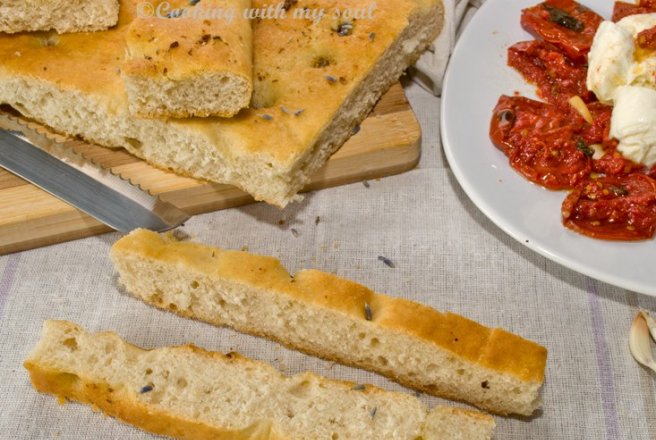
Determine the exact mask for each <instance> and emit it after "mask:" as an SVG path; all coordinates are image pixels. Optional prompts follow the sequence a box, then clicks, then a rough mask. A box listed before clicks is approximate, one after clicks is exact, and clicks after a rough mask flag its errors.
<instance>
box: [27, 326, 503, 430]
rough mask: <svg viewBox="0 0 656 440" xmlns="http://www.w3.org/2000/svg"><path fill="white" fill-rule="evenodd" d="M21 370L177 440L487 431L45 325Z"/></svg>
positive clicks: (248, 369)
mask: <svg viewBox="0 0 656 440" xmlns="http://www.w3.org/2000/svg"><path fill="white" fill-rule="evenodd" d="M24 366H25V368H26V369H27V370H28V371H29V373H30V377H31V380H32V384H33V385H34V387H35V388H36V389H37V390H38V391H40V392H44V393H49V394H54V395H55V396H58V397H59V398H60V400H61V401H62V402H64V401H65V399H70V400H74V401H78V402H81V403H87V404H90V405H91V406H92V407H93V408H94V409H96V410H101V411H103V412H104V413H106V414H108V415H110V416H113V417H116V418H118V419H120V420H122V421H124V422H127V423H129V424H132V425H134V426H136V427H139V428H141V429H144V430H146V431H149V432H152V433H156V434H164V435H168V436H171V437H175V438H181V439H195V440H202V439H216V438H231V439H236V440H256V439H261V440H274V439H275V440H283V439H285V440H295V439H299V440H300V439H310V438H333V439H336V438H339V439H346V438H363V439H365V438H371V439H373V438H398V439H408V440H417V439H423V440H429V439H463V440H464V439H472V440H478V439H481V440H483V439H490V438H491V437H492V432H493V430H494V427H495V422H494V419H492V417H490V416H487V415H484V414H481V413H478V412H474V411H468V410H462V409H457V408H448V407H435V408H433V409H432V410H428V409H427V408H426V407H425V406H424V405H423V404H422V403H421V402H420V401H419V400H418V399H416V398H415V397H412V396H410V395H407V394H403V393H398V392H389V391H384V390H381V389H379V388H376V387H374V386H369V385H367V386H365V385H356V384H353V383H349V382H342V381H335V380H331V379H326V378H323V377H321V376H317V375H314V374H312V373H301V374H298V375H295V376H289V377H287V376H283V375H282V374H281V373H279V372H278V371H277V370H275V369H274V368H273V367H272V366H271V365H269V364H266V363H264V362H260V361H252V360H250V359H247V358H244V357H242V356H239V355H237V354H234V353H230V354H228V355H223V354H221V353H215V352H209V351H206V350H203V349H201V348H198V347H195V346H192V345H186V346H179V347H164V348H156V349H153V350H143V349H141V348H139V347H136V346H134V345H131V344H129V343H127V342H124V341H123V340H122V339H121V338H120V337H119V336H118V335H116V334H115V333H111V332H104V333H96V334H91V333H87V332H86V331H85V330H83V329H82V328H81V327H79V326H78V325H76V324H74V323H71V322H67V321H46V322H45V323H44V327H43V332H42V337H41V340H40V341H39V343H38V344H37V346H36V347H35V348H34V349H33V351H32V353H31V354H30V355H29V357H28V359H27V360H26V361H25V363H24ZM373 408H375V410H374V409H373ZM331 432H332V435H331V434H330V433H331ZM391 433H394V435H391ZM354 434H355V435H354Z"/></svg>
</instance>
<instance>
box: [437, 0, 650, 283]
mask: <svg viewBox="0 0 656 440" xmlns="http://www.w3.org/2000/svg"><path fill="white" fill-rule="evenodd" d="M502 2H504V0H487V1H486V2H485V3H483V5H482V6H481V7H480V8H479V10H478V11H476V13H475V14H474V16H473V17H472V19H471V20H470V22H469V23H468V24H467V27H466V28H465V30H464V31H463V33H462V35H460V37H459V39H458V41H457V42H456V45H455V47H454V49H453V51H452V53H451V57H450V59H449V63H448V66H447V69H446V72H445V76H444V81H443V88H442V95H441V102H440V138H441V141H442V150H443V151H444V154H445V156H446V159H447V161H448V163H449V167H450V168H451V171H452V172H453V174H454V176H455V178H456V180H457V181H458V184H459V185H460V187H461V188H462V189H463V191H464V192H465V194H466V195H467V197H469V199H470V200H471V201H472V202H473V204H474V205H475V206H476V207H477V208H478V209H479V210H480V211H481V212H482V213H483V214H484V215H485V216H486V217H487V218H488V219H489V220H490V221H491V222H492V223H493V224H494V225H496V226H497V227H498V228H499V229H501V230H502V231H503V232H504V233H506V234H507V235H509V236H510V237H512V238H513V239H515V240H516V241H518V242H519V243H520V244H522V245H523V246H525V247H527V248H529V249H531V250H532V251H534V252H537V253H538V254H540V255H542V256H543V257H545V258H547V259H549V260H551V261H554V262H556V263H558V264H559V265H561V266H564V267H566V268H568V269H571V270H574V271H575V272H578V273H581V274H583V275H586V276H588V277H591V278H593V279H596V280H599V281H602V282H604V283H608V284H611V285H613V286H615V287H619V288H622V289H627V290H631V291H635V292H637V293H641V294H645V295H648V296H656V287H653V286H652V287H651V288H650V286H647V285H644V284H643V283H642V282H637V281H633V280H631V279H626V278H622V277H619V276H616V275H613V274H609V273H606V272H604V271H601V270H599V269H595V268H594V267H591V266H590V265H587V264H585V263H582V262H580V261H577V260H575V259H572V258H570V257H568V256H564V255H562V254H559V253H558V252H557V251H556V252H554V251H553V250H550V249H548V248H547V247H545V246H544V245H542V244H541V243H540V240H527V237H524V236H523V235H522V233H521V232H520V231H519V229H518V228H517V227H516V226H514V225H513V223H512V222H508V221H506V220H505V219H504V218H503V215H502V214H501V213H500V212H498V208H495V207H494V206H492V205H491V204H490V203H489V202H488V201H487V200H485V198H484V197H483V195H482V194H480V193H479V191H477V189H476V187H475V185H474V184H472V182H471V181H470V178H469V176H468V175H467V173H466V172H465V171H464V170H463V169H462V168H461V164H460V163H459V161H458V160H457V158H456V157H455V156H454V154H453V143H452V141H451V140H450V139H451V138H452V135H450V127H449V126H448V125H447V121H446V115H447V111H446V108H447V105H448V104H449V102H450V98H449V96H450V95H449V93H448V90H449V85H450V84H451V82H452V81H453V80H452V78H453V77H454V73H453V69H452V66H453V63H452V62H451V61H452V60H453V59H454V58H457V57H459V56H460V52H461V51H462V50H463V49H462V47H463V45H462V44H461V42H462V41H464V39H463V37H468V34H469V33H472V32H474V31H472V29H476V27H477V23H478V22H479V21H480V20H483V17H485V15H483V14H487V13H488V12H487V11H488V10H491V9H492V8H494V7H495V6H494V5H497V6H498V4H499V3H502ZM518 26H519V23H518ZM508 69H510V67H508ZM490 111H491V109H490ZM485 130H486V132H487V127H485ZM456 143H457V142H456ZM490 146H493V145H492V143H491V142H490ZM508 166H509V165H508ZM525 183H526V185H529V184H530V182H528V181H525ZM561 227H562V228H565V226H563V225H562V224H561ZM586 238H587V239H589V240H594V239H592V238H588V237H586ZM653 240H656V239H653ZM602 241H603V240H602ZM609 243H611V242H609Z"/></svg>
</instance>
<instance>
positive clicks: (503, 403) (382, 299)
mask: <svg viewBox="0 0 656 440" xmlns="http://www.w3.org/2000/svg"><path fill="white" fill-rule="evenodd" d="M111 255H112V259H113V261H114V265H115V267H116V268H117V270H118V272H119V276H120V282H121V283H122V284H123V285H125V287H126V288H127V290H128V291H129V292H130V293H131V294H133V295H134V296H136V297H137V298H140V299H142V300H143V301H145V302H147V303H149V304H152V305H154V306H156V307H160V308H162V309H165V310H170V311H173V312H175V313H178V314H180V315H182V316H186V317H190V318H195V319H200V320H202V321H206V322H210V323H212V324H216V325H227V326H230V327H232V328H234V329H236V330H239V331H242V332H245V333H250V334H254V335H259V336H264V337H267V338H270V339H273V340H276V341H279V342H281V343H283V344H285V345H287V346H289V347H291V348H294V349H297V350H301V351H304V352H306V353H310V354H313V355H317V356H320V357H323V358H326V359H330V360H334V361H337V362H342V363H344V364H348V365H352V366H356V367H360V368H365V369H368V370H371V371H375V372H377V373H380V374H383V375H385V376H388V377H390V378H391V379H394V380H397V381H398V382H400V383H402V384H404V385H407V386H409V387H412V388H416V389H419V390H422V391H425V392H427V393H431V394H435V395H438V396H442V397H448V398H452V399H458V400H462V401H466V402H469V403H472V404H474V405H476V406H478V407H480V408H483V409H486V410H489V411H492V412H496V413H499V414H509V413H516V414H523V415H530V414H532V413H533V411H535V410H536V409H537V408H539V407H540V405H541V400H540V396H539V394H540V388H541V386H542V383H543V381H544V370H545V365H546V358H547V350H546V349H545V348H544V347H541V346H540V345H538V344H536V343H534V342H531V341H528V340H526V339H523V338H521V337H519V336H516V335H514V334H512V333H509V332H507V331H504V330H501V329H490V328H487V327H484V326H482V325H480V324H478V323H476V322H474V321H471V320H469V319H466V318H463V317H461V316H458V315H455V314H452V313H441V312H438V311H437V310H434V309H432V308H429V307H426V306H423V305H421V304H418V303H415V302H411V301H407V300H404V299H400V298H393V297H390V296H386V295H380V294H377V293H375V292H373V291H371V290H369V289H367V288H366V287H364V286H361V285H359V284H356V283H354V282H352V281H349V280H345V279H342V278H338V277H336V276H334V275H331V274H328V273H324V272H319V271H316V270H304V271H301V272H299V273H297V274H296V275H294V276H291V275H290V274H289V273H288V272H287V271H286V270H285V269H284V268H283V267H282V265H281V264H280V262H279V261H278V260H276V259H274V258H271V257H264V256H258V255H253V254H249V253H246V252H237V251H226V250H221V249H218V248H212V247H209V246H203V245H200V244H195V243H190V242H178V241H176V240H175V239H174V238H172V237H169V236H160V235H158V234H156V233H154V232H151V231H146V230H137V231H134V232H132V233H131V234H129V235H128V236H126V237H123V238H122V239H121V240H119V241H118V242H116V244H114V246H113V248H112V252H111Z"/></svg>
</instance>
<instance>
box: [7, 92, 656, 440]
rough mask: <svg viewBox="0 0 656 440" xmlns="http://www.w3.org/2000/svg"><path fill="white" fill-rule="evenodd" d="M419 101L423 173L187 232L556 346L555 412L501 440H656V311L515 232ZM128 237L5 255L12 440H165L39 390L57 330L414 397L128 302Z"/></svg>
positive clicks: (548, 397) (552, 373) (549, 393)
mask: <svg viewBox="0 0 656 440" xmlns="http://www.w3.org/2000/svg"><path fill="white" fill-rule="evenodd" d="M406 91H407V93H408V96H409V98H410V101H411V103H412V106H413V108H414V109H415V111H416V113H417V115H418V118H419V119H420V122H421V126H422V129H423V144H422V147H423V155H422V159H421V162H420V165H419V167H418V168H417V169H415V170H413V171H410V172H407V173H405V174H402V175H399V176H395V177H389V178H385V179H381V180H379V181H371V182H368V183H369V185H368V186H365V185H364V184H362V183H357V184H353V185H349V186H343V187H339V188H334V189H327V190H322V191H319V192H316V193H311V194H308V195H307V196H306V197H305V199H304V201H303V202H301V203H298V204H295V205H292V206H291V207H289V208H288V209H286V210H285V211H279V210H277V209H276V208H272V207H269V206H266V205H264V204H254V205H250V206H246V207H242V208H238V209H230V210H226V211H221V212H216V213H212V214H207V215H200V216H196V217H194V218H193V219H192V220H190V221H189V222H188V223H187V224H186V226H185V227H184V231H185V232H186V233H187V234H188V235H190V236H191V237H192V238H193V239H194V240H198V241H201V242H203V243H207V244H211V245H216V246H220V247H226V248H236V249H239V248H242V246H248V248H249V249H250V251H252V252H256V253H262V254H267V255H275V256H276V257H278V258H280V259H281V260H282V261H283V263H284V264H285V265H286V266H287V267H288V268H289V269H290V270H291V271H296V270H297V269H300V268H318V269H321V270H324V271H328V272H334V273H336V274H338V275H340V276H343V277H347V278H351V279H353V280H356V281H358V282H360V283H363V284H365V285H367V286H370V287H372V288H373V289H375V290H376V291H378V292H383V293H388V294H391V295H396V296H400V297H404V298H408V299H411V300H415V301H420V302H423V303H426V304H428V305H430V306H432V307H435V308H437V309H440V310H445V311H452V312H455V313H459V314H462V315H464V316H467V317H469V318H471V319H474V320H476V321H479V322H481V323H483V324H485V325H488V326H493V327H496V326H499V327H503V328H506V329H508V330H510V331H512V332H515V333H518V334H520V335H522V336H524V337H526V338H529V339H532V340H534V341H537V342H539V343H541V344H543V345H545V346H546V347H547V348H548V349H549V359H548V366H547V375H546V384H545V387H544V391H543V398H544V409H543V410H542V411H541V412H540V413H539V414H537V415H536V416H535V417H533V418H531V419H517V418H502V417H497V418H496V421H497V431H496V437H495V438H497V439H650V438H651V439H656V394H655V393H656V384H655V383H654V376H653V375H651V374H649V373H648V372H647V371H646V370H645V369H643V368H641V367H639V366H638V365H637V364H636V363H635V362H634V360H633V359H632V357H631V355H630V353H629V350H628V343H627V335H628V330H629V326H630V324H631V321H632V319H633V317H634V316H635V314H636V312H637V310H638V309H639V308H645V309H648V310H651V311H656V299H654V298H651V297H646V296H642V295H639V294H636V293H633V292H629V291H626V290H622V289H619V288H615V287H612V286H609V285H606V284H603V283H601V282H598V281H595V280H593V279H590V278H588V277H586V276H583V275H580V274H578V273H576V272H573V271H571V270H569V269H568V268H566V267H562V266H560V265H558V264H556V263H553V262H551V261H549V260H547V259H545V258H543V257H542V256H540V255H538V254H536V253H534V252H532V251H531V250H529V249H527V248H525V247H524V246H522V245H521V244H519V243H517V242H516V241H514V240H513V239H511V238H510V237H508V236H507V235H505V234H504V233H503V232H502V231H501V230H499V229H498V228H497V227H496V226H495V225H493V224H492V223H491V222H490V221H489V220H488V219H487V218H486V217H485V216H483V214H481V212H480V211H479V210H478V209H477V208H476V207H475V206H474V205H473V204H472V203H471V201H470V200H469V199H468V198H467V196H466V195H465V194H464V193H463V191H462V190H461V189H460V187H459V185H458V183H457V181H456V180H455V178H454V177H453V174H452V173H451V171H450V170H449V166H448V164H447V163H446V161H445V159H444V157H443V154H442V151H441V145H440V131H439V125H438V121H439V105H440V100H439V98H438V97H435V96H433V94H431V93H429V92H427V91H426V90H424V89H423V88H421V87H420V86H419V85H417V84H408V85H407V89H406ZM317 217H320V222H319V224H318V225H317V224H315V219H316V218H317ZM281 220H282V222H281ZM281 223H282V224H281ZM291 229H294V230H295V231H297V234H294V233H292V231H291ZM118 238H119V234H116V233H113V234H106V235H102V236H98V237H93V238H88V239H84V240H78V241H75V242H70V243H65V244H60V245H56V246H51V247H47V248H41V249H37V250H32V251H28V252H22V253H17V254H12V255H9V256H5V257H0V347H1V349H2V352H1V355H0V438H2V439H17V440H18V439H66V440H68V439H71V440H87V439H150V438H154V437H153V436H151V435H150V434H147V433H144V432H141V431H139V430H137V429H134V428H132V427H129V426H127V425H124V424H122V423H119V422H117V421H115V420H113V419H111V418H107V417H102V416H100V415H98V414H95V413H93V412H92V411H91V410H90V409H89V407H87V406H83V405H79V404H68V405H65V406H60V405H59V404H58V403H57V400H56V399H54V398H53V397H51V396H46V395H41V394H39V393H37V392H36V391H34V389H33V388H32V387H31V386H30V383H29V379H28V374H27V372H26V370H25V369H24V368H23V367H22V362H23V360H24V359H25V357H26V355H27V354H28V352H29V351H30V349H31V348H32V347H33V346H34V345H35V344H36V342H37V340H38V339H39V333H40V330H41V325H42V322H43V321H44V320H45V319H69V320H73V321H76V322H78V323H80V324H81V325H83V326H85V327H86V328H87V329H89V330H91V331H99V330H114V331H116V332H118V333H119V334H120V335H121V336H122V337H123V338H125V339H127V340H128V341H130V342H132V343H134V344H137V345H140V346H143V347H149V348H150V347H157V346H163V345H170V344H182V343H186V342H193V343H195V344H197V345H199V346H202V347H204V348H207V349H210V350H218V351H233V350H234V351H239V352H241V353H242V354H244V355H246V356H249V357H251V358H255V359H261V360H265V361H268V362H271V363H272V364H273V365H275V366H276V367H277V368H279V369H280V370H281V371H283V372H284V373H287V374H294V373H298V372H301V371H305V370H312V371H315V372H317V373H320V374H323V375H326V376H328V377H332V378H338V379H347V380H352V381H354V382H358V383H373V384H376V385H379V386H382V387H384V388H386V389H391V390H401V391H406V392H410V391H408V390H405V389H404V388H403V387H401V386H399V385H397V384H395V383H393V382H390V381H388V380H386V379H383V378H381V377H380V376H378V375H376V374H373V373H369V372H366V371H362V370H358V369H353V368H348V367H343V366H341V365H338V364H334V363H332V362H326V361H322V360H319V359H316V358H314V357H311V356H306V355H303V354H301V353H298V352H295V351H290V350H287V349H285V348H283V347H281V346H280V345H278V344H275V343H273V342H269V341H267V340H264V339H259V338H255V337H250V336H245V335H241V334H238V333H236V332H234V331H231V330H228V329H220V328H215V327H213V326H210V325H207V324H203V323H200V322H195V321H191V320H187V319H183V318H180V317H178V316H174V315H172V314H170V313H166V312H163V311H159V310H155V309H154V308H151V307H149V306H147V305H145V304H144V303H142V302H140V301H138V300H136V299H133V298H131V297H129V296H127V295H126V294H123V293H121V291H120V290H119V289H118V288H117V283H116V276H115V273H114V271H113V268H112V265H111V263H110V261H109V258H108V252H109V248H110V246H111V245H112V243H113V242H114V241H115V240H117V239H118ZM379 256H385V257H387V258H389V259H390V260H392V261H393V262H394V263H395V266H396V267H395V268H390V267H388V266H386V265H385V264H383V263H382V262H381V261H379V260H378V257H379ZM646 264H648V262H646ZM421 399H422V400H423V401H424V402H425V403H426V404H428V405H434V404H437V403H442V404H449V405H456V406H458V405H459V404H456V403H452V402H447V401H444V400H441V399H438V398H434V397H430V396H426V395H421ZM459 406H464V405H459Z"/></svg>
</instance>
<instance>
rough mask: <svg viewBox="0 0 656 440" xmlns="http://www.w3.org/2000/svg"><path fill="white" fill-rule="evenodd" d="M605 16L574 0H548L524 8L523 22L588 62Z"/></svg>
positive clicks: (541, 36) (571, 56) (538, 34)
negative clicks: (602, 16)
mask: <svg viewBox="0 0 656 440" xmlns="http://www.w3.org/2000/svg"><path fill="white" fill-rule="evenodd" d="M602 21H603V18H601V16H599V15H598V14H597V13H595V12H593V11H592V10H590V9H588V8H587V7H585V6H583V5H581V4H579V3H577V2H575V1H573V0H547V1H545V2H543V3H540V4H539V5H537V6H533V7H531V8H528V9H524V10H523V11H522V26H523V27H524V28H525V29H526V30H527V31H529V32H531V33H532V34H533V35H535V36H537V37H539V38H542V39H543V40H545V41H547V42H549V43H552V44H554V45H556V46H558V47H559V48H560V49H561V50H562V51H563V52H564V53H565V54H566V55H567V56H568V57H569V58H571V59H572V60H573V61H575V62H578V63H581V64H586V62H587V55H588V52H589V51H590V47H591V46H592V40H593V38H594V35H595V32H597V28H598V27H599V24H600V23H601V22H602Z"/></svg>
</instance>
